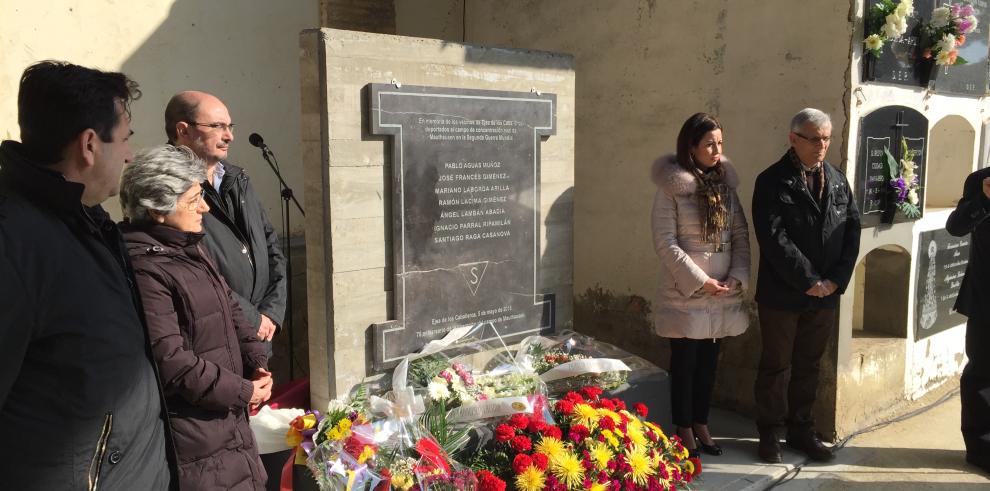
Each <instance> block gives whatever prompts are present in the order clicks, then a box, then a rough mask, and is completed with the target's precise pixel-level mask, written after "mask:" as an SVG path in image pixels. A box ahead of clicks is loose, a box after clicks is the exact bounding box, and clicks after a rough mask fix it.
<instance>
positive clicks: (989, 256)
mask: <svg viewBox="0 0 990 491" xmlns="http://www.w3.org/2000/svg"><path fill="white" fill-rule="evenodd" d="M987 177H990V168H987V169H980V170H978V171H976V172H974V173H972V174H970V175H969V177H967V178H966V184H965V185H963V197H962V199H960V200H959V203H958V204H957V205H956V209H955V210H953V211H952V213H951V214H950V215H949V219H948V220H947V221H946V222H945V229H946V231H948V232H949V233H950V234H952V235H955V236H956V237H962V236H964V235H966V234H972V237H971V240H970V245H969V263H968V264H967V265H966V276H965V277H963V281H962V285H960V286H959V296H958V297H956V304H955V307H954V308H955V309H956V311H957V312H959V313H960V314H963V315H965V316H967V317H969V318H970V319H975V320H980V321H985V320H987V319H990V288H988V287H987V286H986V285H982V281H985V279H986V278H990V220H987V219H986V218H987V216H988V215H990V200H988V199H987V197H986V195H984V194H983V179H986V178H987Z"/></svg>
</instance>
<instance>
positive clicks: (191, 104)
mask: <svg viewBox="0 0 990 491" xmlns="http://www.w3.org/2000/svg"><path fill="white" fill-rule="evenodd" d="M165 133H166V134H167V135H168V141H169V143H171V144H174V145H185V146H187V147H189V148H191V149H192V150H193V152H195V153H196V155H197V156H199V158H201V159H203V161H204V162H205V163H206V182H205V183H203V191H204V195H203V196H204V198H205V200H206V203H207V204H208V205H209V207H210V212H209V213H208V214H207V215H204V217H203V229H204V231H205V232H206V238H205V240H204V243H205V244H206V248H207V250H208V251H209V253H210V255H211V256H212V257H213V259H214V261H215V262H216V263H217V266H218V267H219V268H220V273H221V274H222V275H223V276H224V279H225V280H227V283H228V284H229V285H230V289H231V290H233V291H234V295H235V296H236V297H237V300H238V302H239V303H240V306H241V309H242V310H243V311H244V316H245V317H246V318H247V320H248V322H250V323H252V325H254V326H256V327H257V328H258V338H260V339H261V340H262V341H265V342H266V344H267V348H268V355H269V356H271V339H272V336H274V335H275V331H276V330H277V328H278V326H279V325H281V323H282V319H283V317H284V315H285V309H286V305H285V302H286V285H285V282H286V277H285V257H284V256H283V255H282V249H281V247H280V246H279V243H278V237H277V236H276V234H275V229H274V227H272V225H271V222H269V220H268V215H267V214H266V213H265V209H264V207H263V206H262V204H261V202H260V201H259V200H258V197H257V195H256V194H255V192H254V188H253V187H252V186H251V181H250V180H249V179H248V176H247V173H245V172H244V169H242V168H240V167H237V166H235V165H233V164H231V163H230V162H227V151H228V149H229V148H230V144H231V143H233V141H234V124H233V123H231V120H230V113H229V112H228V111H227V106H225V105H224V103H223V102H222V101H221V100H220V99H218V98H217V97H216V96H213V95H211V94H207V93H205V92H198V91H186V92H180V93H178V94H176V95H174V96H173V97H172V99H171V100H169V102H168V105H167V106H166V107H165Z"/></svg>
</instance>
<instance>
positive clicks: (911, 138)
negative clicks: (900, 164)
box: [853, 106, 928, 228]
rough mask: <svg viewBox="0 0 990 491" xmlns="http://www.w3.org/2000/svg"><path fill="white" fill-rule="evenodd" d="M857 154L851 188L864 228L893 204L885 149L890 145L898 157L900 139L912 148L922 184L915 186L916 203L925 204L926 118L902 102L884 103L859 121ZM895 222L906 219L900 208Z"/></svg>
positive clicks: (879, 217)
mask: <svg viewBox="0 0 990 491" xmlns="http://www.w3.org/2000/svg"><path fill="white" fill-rule="evenodd" d="M859 133H860V137H859V138H860V140H859V154H858V157H857V159H856V182H854V183H853V189H854V191H855V194H856V197H857V200H858V201H857V205H859V209H860V214H861V219H862V226H863V228H868V227H875V226H877V225H878V224H880V223H881V216H883V214H884V212H885V211H889V208H890V207H892V206H893V203H892V202H890V193H889V191H890V177H889V175H888V174H887V171H886V167H885V165H884V163H885V162H886V160H887V157H886V154H885V153H884V149H885V148H886V149H890V153H892V154H893V155H894V158H895V159H897V160H898V161H900V159H901V158H902V157H903V155H901V139H902V138H903V139H904V141H906V142H907V146H908V149H909V150H912V151H914V153H915V157H914V162H915V164H917V166H918V167H917V169H916V170H915V173H916V174H917V176H918V181H919V182H920V183H921V184H922V187H921V189H919V190H918V198H919V201H918V207H919V208H920V209H922V210H924V205H925V188H924V183H925V167H926V166H925V162H926V156H927V148H926V145H927V138H928V119H927V118H925V116H924V115H922V114H921V113H919V112H918V111H915V110H914V109H911V108H909V107H905V106H886V107H882V108H880V109H877V110H876V111H873V112H872V113H870V114H868V115H866V116H865V117H864V118H863V119H862V121H861V123H860V125H859ZM894 213H895V214H894V215H893V221H894V222H895V223H899V222H904V221H909V219H908V218H907V217H905V216H904V214H903V213H901V212H900V211H896V212H894Z"/></svg>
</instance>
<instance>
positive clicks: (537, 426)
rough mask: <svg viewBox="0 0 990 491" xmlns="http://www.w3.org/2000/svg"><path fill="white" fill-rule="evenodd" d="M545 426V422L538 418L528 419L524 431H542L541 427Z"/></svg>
mask: <svg viewBox="0 0 990 491" xmlns="http://www.w3.org/2000/svg"><path fill="white" fill-rule="evenodd" d="M546 427H547V424H546V423H544V422H543V421H540V420H538V419H531V420H529V426H528V427H526V431H529V432H530V433H543V429H544V428H546Z"/></svg>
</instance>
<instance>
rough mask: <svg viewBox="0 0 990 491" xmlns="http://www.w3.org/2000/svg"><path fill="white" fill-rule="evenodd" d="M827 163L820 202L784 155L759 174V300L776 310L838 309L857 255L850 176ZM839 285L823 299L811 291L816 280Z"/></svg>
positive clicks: (756, 227) (856, 218) (755, 221)
mask: <svg viewBox="0 0 990 491" xmlns="http://www.w3.org/2000/svg"><path fill="white" fill-rule="evenodd" d="M823 165H824V166H825V190H824V195H823V197H822V202H821V203H819V202H818V200H816V199H815V198H813V197H812V196H811V193H810V192H809V191H808V187H807V185H806V184H805V181H804V179H803V178H802V176H801V173H800V171H799V170H798V168H797V167H796V166H795V165H794V163H793V162H792V161H791V158H790V156H789V155H787V154H785V155H784V157H783V158H781V159H780V160H779V161H778V162H777V163H775V164H773V165H771V166H770V167H769V168H767V169H766V170H764V171H763V172H762V173H760V175H759V176H758V177H757V178H756V186H755V188H754V189H753V228H754V230H755V232H756V240H757V242H759V244H760V270H759V276H758V278H757V285H756V301H757V302H759V303H760V304H761V305H765V306H767V307H770V308H773V309H777V310H790V311H799V310H805V309H834V308H836V307H838V304H839V295H841V294H842V293H843V292H845V291H846V286H847V285H848V284H849V278H850V277H851V276H852V273H853V269H854V268H855V267H856V257H857V255H858V254H859V236H860V221H859V209H858V208H857V207H856V202H855V199H854V198H853V194H852V190H851V189H850V188H849V183H848V182H847V181H846V176H845V175H843V174H842V173H841V172H839V170H838V169H836V168H835V167H832V165H830V164H829V163H828V162H825V163H823ZM824 280H831V281H833V282H834V283H835V284H836V285H838V288H837V289H836V291H835V293H833V294H832V295H829V296H827V297H824V298H817V297H812V296H810V295H807V294H806V293H805V292H806V291H808V289H810V288H811V287H812V286H814V285H815V283H816V282H818V281H824Z"/></svg>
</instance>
